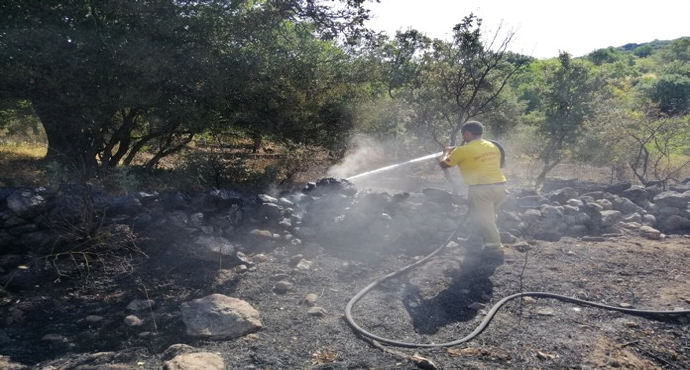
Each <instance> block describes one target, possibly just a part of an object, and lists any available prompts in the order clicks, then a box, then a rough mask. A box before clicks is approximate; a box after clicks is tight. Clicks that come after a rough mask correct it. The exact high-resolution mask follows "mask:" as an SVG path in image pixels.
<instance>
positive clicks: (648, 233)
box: [639, 226, 661, 240]
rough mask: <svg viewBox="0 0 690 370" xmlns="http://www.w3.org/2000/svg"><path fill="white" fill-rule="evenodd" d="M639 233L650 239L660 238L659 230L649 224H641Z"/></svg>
mask: <svg viewBox="0 0 690 370" xmlns="http://www.w3.org/2000/svg"><path fill="white" fill-rule="evenodd" d="M639 231H640V235H642V236H643V237H645V238H647V239H651V240H661V231H659V230H657V229H655V228H653V227H651V226H642V227H640V229H639Z"/></svg>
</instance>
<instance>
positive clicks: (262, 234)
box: [249, 229, 273, 239]
mask: <svg viewBox="0 0 690 370" xmlns="http://www.w3.org/2000/svg"><path fill="white" fill-rule="evenodd" d="M249 235H251V236H254V237H257V238H262V239H273V233H272V232H270V231H268V230H259V229H254V230H252V231H250V232H249Z"/></svg>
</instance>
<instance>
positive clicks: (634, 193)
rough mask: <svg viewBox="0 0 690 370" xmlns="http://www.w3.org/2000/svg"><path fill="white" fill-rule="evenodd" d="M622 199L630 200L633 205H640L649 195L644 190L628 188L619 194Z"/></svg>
mask: <svg viewBox="0 0 690 370" xmlns="http://www.w3.org/2000/svg"><path fill="white" fill-rule="evenodd" d="M621 196H622V197H625V198H627V199H630V201H632V202H633V203H635V204H637V205H640V204H644V202H646V201H647V197H648V196H649V194H648V193H647V190H645V189H644V188H637V187H636V188H630V189H627V190H624V191H623V192H622V193H621Z"/></svg>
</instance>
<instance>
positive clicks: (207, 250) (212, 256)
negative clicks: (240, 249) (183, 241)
mask: <svg viewBox="0 0 690 370" xmlns="http://www.w3.org/2000/svg"><path fill="white" fill-rule="evenodd" d="M236 250H237V247H236V246H235V245H234V244H233V243H232V242H230V241H229V240H228V239H226V238H224V237H222V236H209V235H200V236H198V237H197V238H196V239H195V240H194V245H192V247H191V252H192V253H191V254H192V256H193V257H194V258H196V259H199V260H202V261H209V262H216V263H217V262H218V261H220V260H222V259H223V258H227V257H235V252H236Z"/></svg>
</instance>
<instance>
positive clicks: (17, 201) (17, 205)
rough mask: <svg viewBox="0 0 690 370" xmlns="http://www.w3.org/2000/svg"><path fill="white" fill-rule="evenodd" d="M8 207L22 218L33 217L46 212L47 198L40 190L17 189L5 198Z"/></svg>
mask: <svg viewBox="0 0 690 370" xmlns="http://www.w3.org/2000/svg"><path fill="white" fill-rule="evenodd" d="M5 202H6V204H7V208H8V209H9V210H10V211H12V212H13V213H14V214H15V215H17V216H19V217H22V218H33V217H35V216H37V215H39V214H40V213H41V212H44V211H45V209H46V204H47V202H46V199H45V198H44V197H43V196H42V195H40V194H38V192H36V191H34V190H29V189H20V190H16V191H15V192H13V193H12V194H10V195H9V196H8V197H7V199H5Z"/></svg>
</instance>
